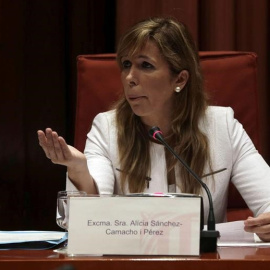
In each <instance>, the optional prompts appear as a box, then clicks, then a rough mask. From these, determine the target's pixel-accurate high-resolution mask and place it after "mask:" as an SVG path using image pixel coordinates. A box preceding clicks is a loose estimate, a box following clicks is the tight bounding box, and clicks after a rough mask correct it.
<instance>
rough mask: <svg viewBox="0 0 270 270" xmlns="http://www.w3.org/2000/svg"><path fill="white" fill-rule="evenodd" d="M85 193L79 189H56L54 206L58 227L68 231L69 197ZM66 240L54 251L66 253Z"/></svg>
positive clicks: (80, 195) (81, 195) (82, 195)
mask: <svg viewBox="0 0 270 270" xmlns="http://www.w3.org/2000/svg"><path fill="white" fill-rule="evenodd" d="M86 195H87V193H86V192H85V191H80V190H71V191H67V190H65V191H58V193H57V207H56V223H57V225H58V226H59V227H61V228H62V229H64V230H65V231H66V232H68V222H69V198H70V197H85V196H86ZM66 250H67V241H66V242H65V243H64V245H63V247H61V248H59V249H56V250H55V251H56V252H59V253H66Z"/></svg>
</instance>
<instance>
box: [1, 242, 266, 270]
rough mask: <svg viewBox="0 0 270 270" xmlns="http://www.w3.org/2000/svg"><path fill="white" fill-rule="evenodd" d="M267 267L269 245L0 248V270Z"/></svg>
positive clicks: (134, 269)
mask: <svg viewBox="0 0 270 270" xmlns="http://www.w3.org/2000/svg"><path fill="white" fill-rule="evenodd" d="M64 265H72V266H73V267H74V270H84V269H93V270H103V269H106V270H124V269H128V270H157V269H158V270H166V269H168V270H180V269H185V270H197V269H203V270H217V269H218V270H225V269H226V270H228V269H229V270H234V269H237V270H249V269H252V270H256V269H259V270H264V269H265V270H266V269H267V270H269V269H270V247H267V248H253V247H243V248H239V247H234V248H218V252H217V253H207V254H202V255H200V256H199V257H178V256H174V257H169V256H166V257H162V256H157V257H155V256H104V257H90V256H89V257H66V256H64V255H61V254H58V253H55V252H53V250H42V251H40V250H39V251H38V250H0V269H1V270H24V269H25V270H64V269H63V268H62V267H63V266H64Z"/></svg>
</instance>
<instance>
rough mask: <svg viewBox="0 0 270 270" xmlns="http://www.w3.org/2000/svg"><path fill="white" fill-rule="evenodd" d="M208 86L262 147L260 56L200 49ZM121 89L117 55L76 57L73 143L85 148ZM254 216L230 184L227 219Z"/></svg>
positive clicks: (218, 102) (217, 102)
mask: <svg viewBox="0 0 270 270" xmlns="http://www.w3.org/2000/svg"><path fill="white" fill-rule="evenodd" d="M200 61H201V65H202V71H203V75H204V79H205V88H206V91H207V92H208V93H209V95H210V97H211V103H212V104H213V105H220V106H230V107H232V108H233V109H234V112H235V117H236V119H238V120H239V121H240V122H241V123H242V124H243V126H244V128H245V130H246V131H247V133H248V134H249V136H250V137H251V139H252V140H253V142H254V144H255V146H256V147H257V149H258V150H260V144H259V128H258V120H259V119H258V118H259V116H258V105H257V88H256V86H257V77H256V73H257V56H256V54H254V53H249V52H200ZM121 91H122V88H121V82H120V71H119V69H118V66H117V64H116V61H115V54H100V55H80V56H78V57H77V106H76V121H75V141H74V145H75V147H76V148H78V149H79V150H81V151H83V149H84V145H85V140H86V134H87V133H88V131H89V129H90V126H91V123H92V120H93V118H94V116H95V115H96V114H98V113H99V112H102V111H106V110H108V108H109V106H110V104H111V103H112V102H113V101H115V100H116V99H117V98H118V95H119V93H120V92H121ZM248 215H251V211H250V210H249V209H248V208H247V205H246V204H245V202H244V200H243V199H242V197H241V195H240V194H239V193H238V191H237V190H236V188H235V187H234V186H233V185H232V184H231V185H230V188H229V199H228V211H227V219H228V221H233V220H241V219H245V218H246V217H247V216H248Z"/></svg>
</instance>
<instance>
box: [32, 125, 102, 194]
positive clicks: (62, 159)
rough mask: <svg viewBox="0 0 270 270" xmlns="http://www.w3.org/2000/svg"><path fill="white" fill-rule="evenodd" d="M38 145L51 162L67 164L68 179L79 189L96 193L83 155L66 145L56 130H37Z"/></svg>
mask: <svg viewBox="0 0 270 270" xmlns="http://www.w3.org/2000/svg"><path fill="white" fill-rule="evenodd" d="M37 134H38V140H39V145H40V146H41V147H42V149H43V150H44V152H45V154H46V156H47V158H49V159H50V160H51V161H52V162H53V163H55V164H60V165H65V166H67V171H68V176H69V179H70V180H71V181H72V182H73V184H74V185H75V186H76V187H77V188H78V189H79V190H83V191H86V192H87V193H89V194H97V192H98V191H97V188H96V185H95V183H94V180H93V178H92V176H91V175H90V172H89V170H88V167H87V160H86V157H85V155H84V154H83V153H82V152H80V151H79V150H77V149H76V148H74V147H72V146H70V145H68V144H67V143H66V141H65V140H64V138H63V137H61V136H58V134H57V132H55V131H53V130H52V129H50V128H46V130H45V132H43V131H42V130H38V132H37Z"/></svg>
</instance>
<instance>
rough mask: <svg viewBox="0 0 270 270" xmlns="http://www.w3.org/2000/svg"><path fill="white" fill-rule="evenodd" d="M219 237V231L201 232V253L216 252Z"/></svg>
mask: <svg viewBox="0 0 270 270" xmlns="http://www.w3.org/2000/svg"><path fill="white" fill-rule="evenodd" d="M219 236H220V234H219V231H211V230H209V231H201V236H200V252H201V253H203V252H216V251H217V239H218V238H219Z"/></svg>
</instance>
